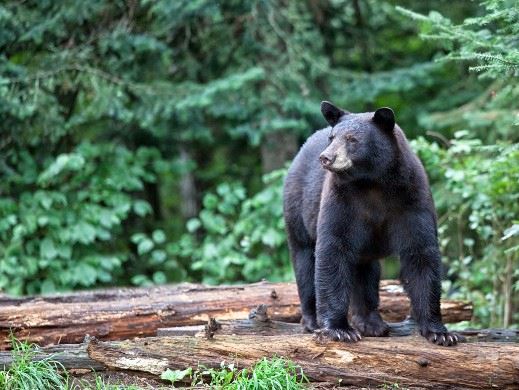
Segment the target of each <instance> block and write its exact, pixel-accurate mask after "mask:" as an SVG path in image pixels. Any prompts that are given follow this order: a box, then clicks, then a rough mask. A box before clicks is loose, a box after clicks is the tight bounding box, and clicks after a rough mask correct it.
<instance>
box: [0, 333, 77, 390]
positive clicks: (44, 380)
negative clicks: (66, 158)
mask: <svg viewBox="0 0 519 390" xmlns="http://www.w3.org/2000/svg"><path fill="white" fill-rule="evenodd" d="M11 345H12V347H13V352H12V353H13V362H12V364H11V366H10V367H9V368H8V369H7V370H4V371H0V389H5V390H48V389H68V382H69V380H68V375H67V374H66V371H65V369H64V368H63V366H62V365H61V363H59V362H56V361H53V360H52V356H50V357H47V358H44V359H41V360H35V355H36V349H35V347H34V346H32V345H30V344H28V343H24V342H20V341H18V340H16V339H15V338H14V337H11Z"/></svg>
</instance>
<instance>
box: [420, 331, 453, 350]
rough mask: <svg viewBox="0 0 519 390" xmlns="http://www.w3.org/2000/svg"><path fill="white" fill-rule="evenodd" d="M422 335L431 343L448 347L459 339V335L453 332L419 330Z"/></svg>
mask: <svg viewBox="0 0 519 390" xmlns="http://www.w3.org/2000/svg"><path fill="white" fill-rule="evenodd" d="M421 333H422V336H424V337H425V338H426V339H427V340H429V341H430V342H431V343H433V344H437V345H443V346H444V347H450V346H452V345H456V344H458V341H460V336H459V335H457V334H456V333H453V332H447V330H445V331H440V332H435V331H425V332H421Z"/></svg>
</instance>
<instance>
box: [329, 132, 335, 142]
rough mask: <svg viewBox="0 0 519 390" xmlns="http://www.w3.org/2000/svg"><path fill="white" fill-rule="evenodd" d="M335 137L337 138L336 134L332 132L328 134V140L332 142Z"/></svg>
mask: <svg viewBox="0 0 519 390" xmlns="http://www.w3.org/2000/svg"><path fill="white" fill-rule="evenodd" d="M334 138H335V135H333V134H332V133H330V135H329V136H328V141H330V142H332V141H333V139H334Z"/></svg>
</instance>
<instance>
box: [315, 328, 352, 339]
mask: <svg viewBox="0 0 519 390" xmlns="http://www.w3.org/2000/svg"><path fill="white" fill-rule="evenodd" d="M314 335H315V339H316V341H317V342H320V343H322V342H326V341H343V342H345V343H355V342H357V341H359V340H360V339H362V336H361V335H360V333H359V331H357V330H356V329H353V328H348V329H328V328H323V329H317V330H315V331H314Z"/></svg>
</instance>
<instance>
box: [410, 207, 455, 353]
mask: <svg viewBox="0 0 519 390" xmlns="http://www.w3.org/2000/svg"><path fill="white" fill-rule="evenodd" d="M407 226H408V227H412V234H408V235H405V236H404V237H401V240H400V242H401V243H402V244H403V245H402V247H401V249H400V262H401V280H402V284H403V286H404V289H405V290H406V291H407V294H408V295H409V299H410V300H411V308H412V316H413V317H414V319H415V320H416V322H417V323H418V326H419V329H420V333H421V335H422V336H424V337H425V338H426V339H427V340H429V341H430V342H432V343H434V344H438V345H443V346H451V345H456V344H457V343H458V335H457V334H456V333H452V332H449V331H447V328H446V327H445V325H444V324H443V322H442V316H441V311H440V299H441V256H440V250H439V246H438V241H437V237H436V225H435V222H434V219H433V218H432V216H430V215H422V216H421V217H420V218H418V217H417V216H415V217H414V218H410V219H408V220H407ZM407 232H409V233H411V231H410V230H408V231H407ZM401 233H402V231H401Z"/></svg>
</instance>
